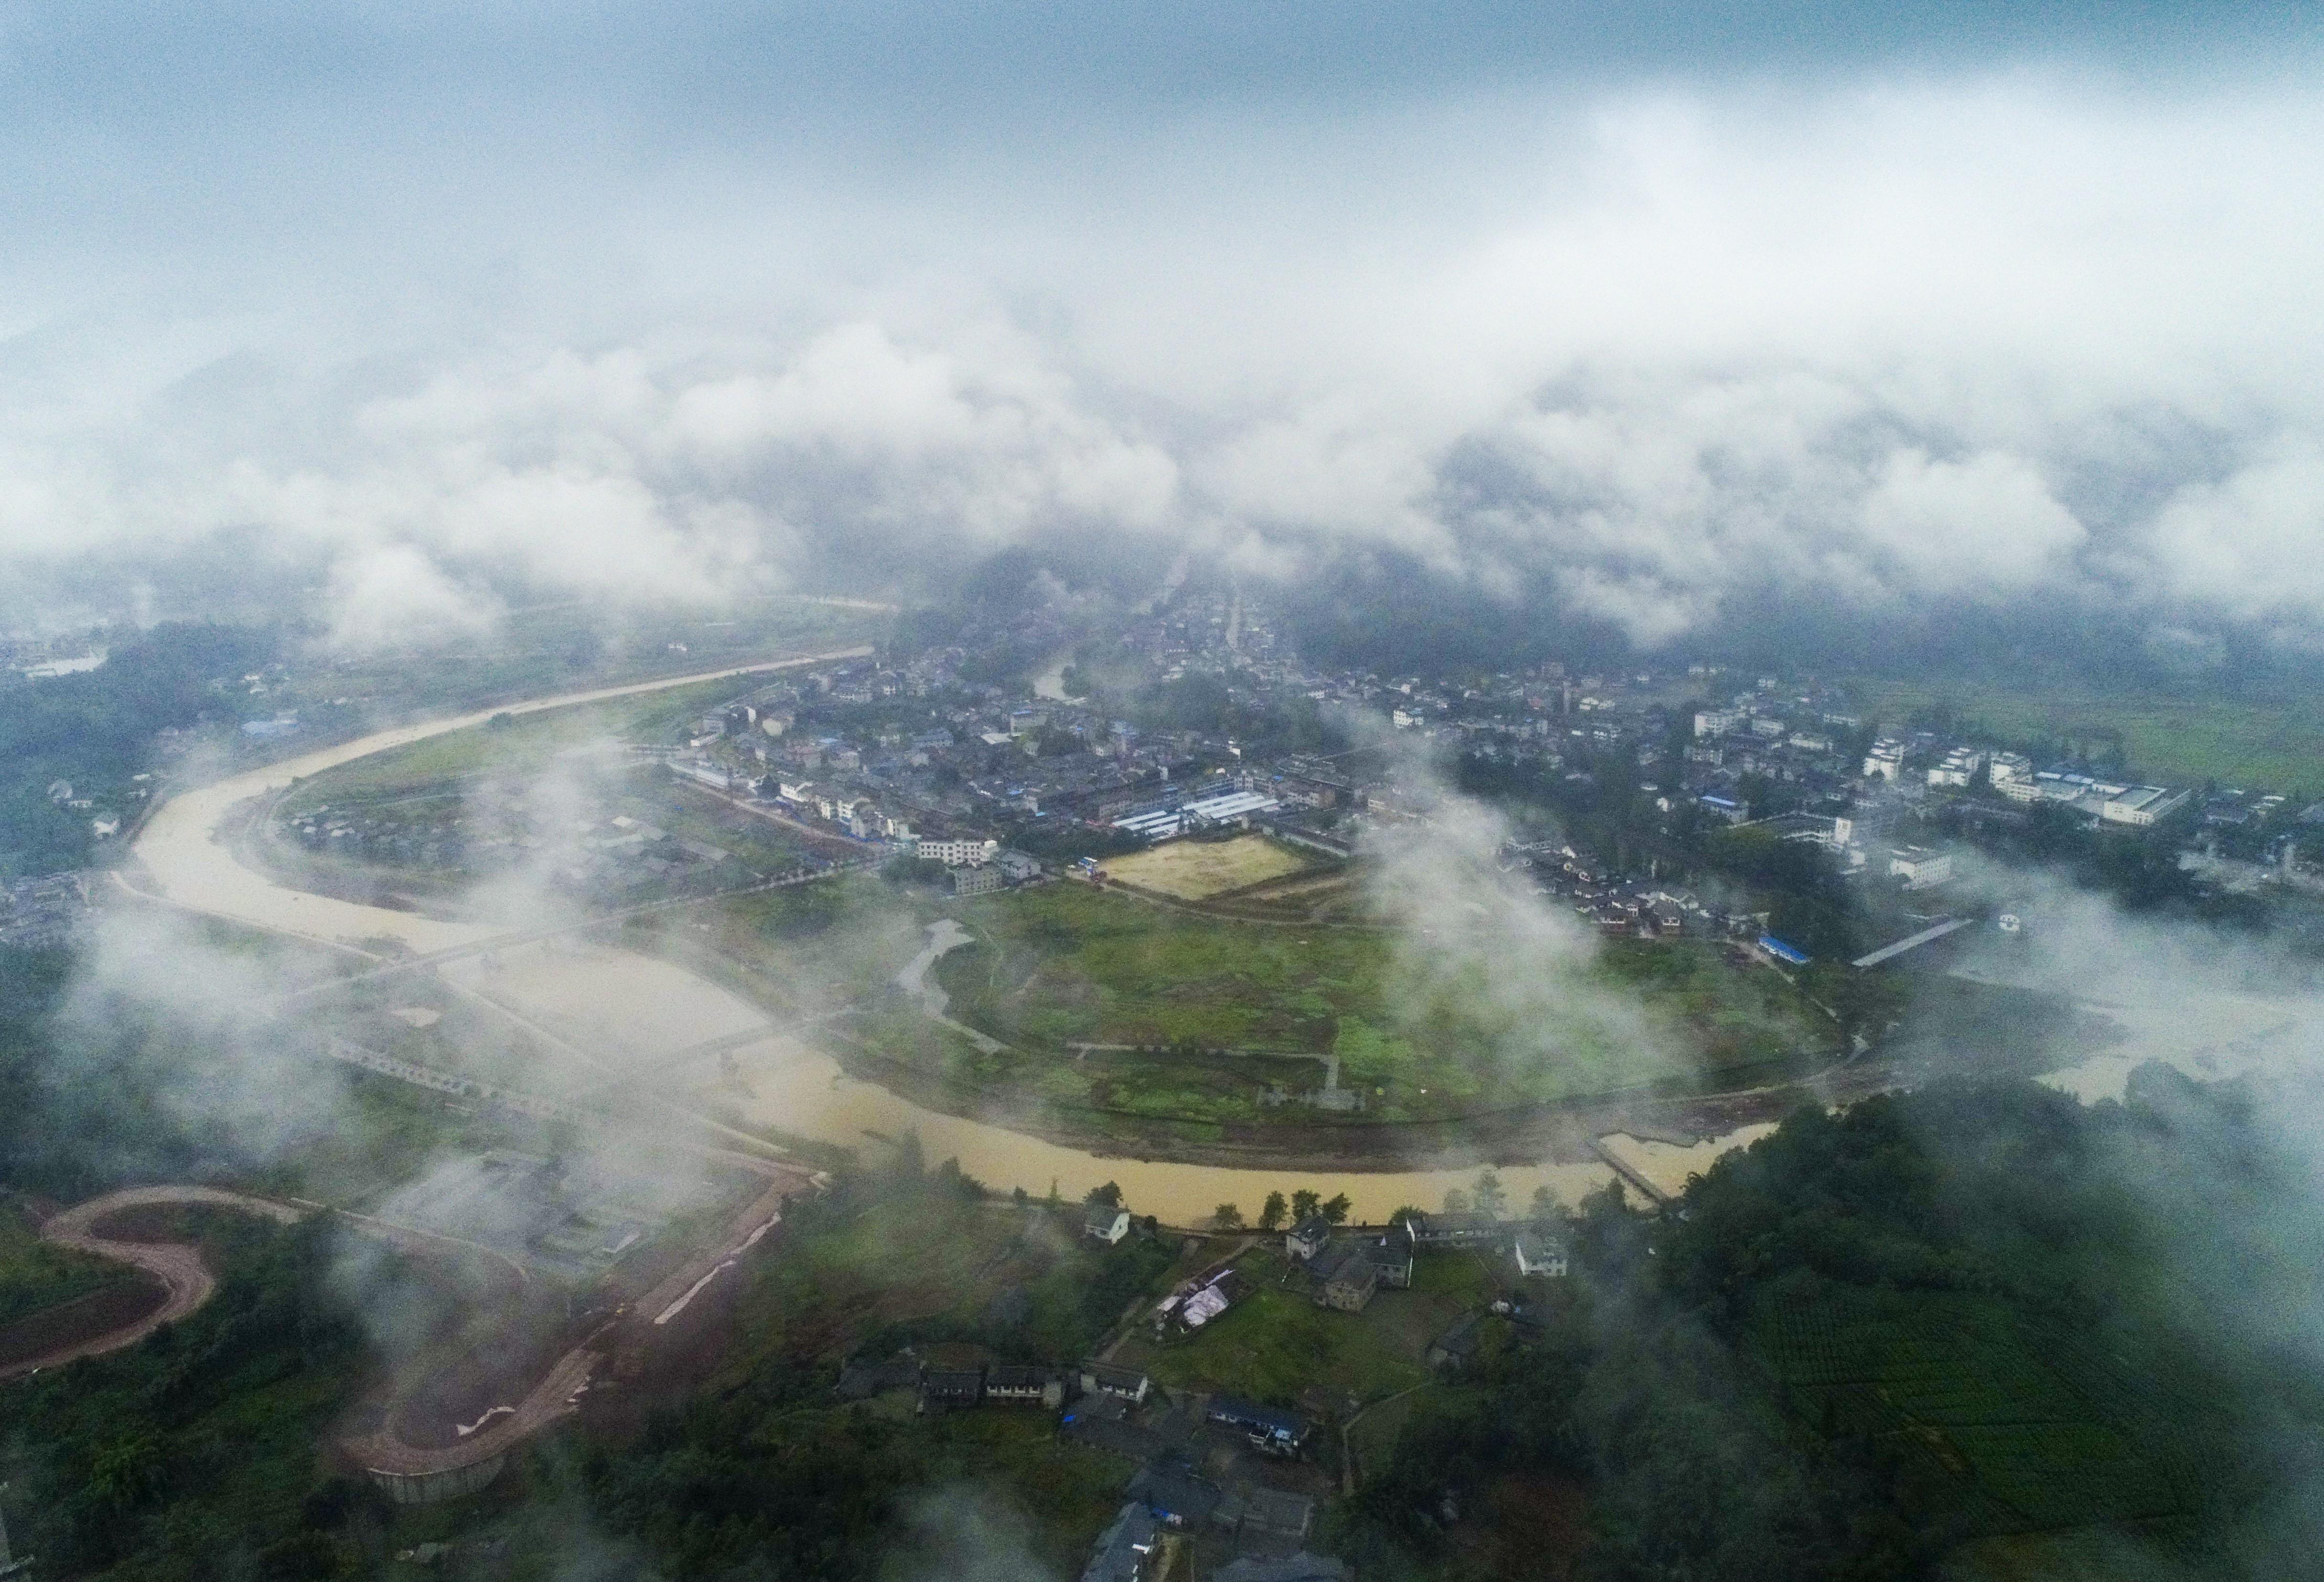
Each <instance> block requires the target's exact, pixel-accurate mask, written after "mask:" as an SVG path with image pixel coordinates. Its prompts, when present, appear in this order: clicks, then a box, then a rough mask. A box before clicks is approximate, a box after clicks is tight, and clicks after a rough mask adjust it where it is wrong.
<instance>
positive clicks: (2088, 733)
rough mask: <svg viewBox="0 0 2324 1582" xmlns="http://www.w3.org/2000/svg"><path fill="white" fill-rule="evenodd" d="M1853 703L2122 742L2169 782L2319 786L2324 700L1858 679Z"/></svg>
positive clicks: (2039, 735)
mask: <svg viewBox="0 0 2324 1582" xmlns="http://www.w3.org/2000/svg"><path fill="white" fill-rule="evenodd" d="M1849 691H1850V692H1851V693H1852V694H1855V696H1856V698H1857V700H1858V708H1859V710H1860V711H1861V712H1862V713H1863V714H1864V716H1865V718H1866V719H1867V720H1873V719H1877V720H1878V721H1880V722H1881V723H1882V725H1883V727H1884V728H1887V729H1895V728H1896V727H1898V726H1901V725H1902V724H1904V721H1905V719H1906V717H1907V716H1909V715H1910V714H1912V713H1914V711H1915V710H1918V709H1926V708H1933V707H1938V706H1942V707H1946V708H1950V710H1952V712H1953V714H1954V716H1955V718H1956V719H1958V720H1959V721H1960V722H1961V724H1962V726H1963V728H1964V729H1969V730H1972V731H1976V732H1978V733H1979V734H1987V735H1990V736H1993V737H1995V738H1997V739H1998V740H2005V741H2029V742H2030V741H2033V740H2045V739H2046V740H2055V741H2062V742H2065V743H2068V744H2074V743H2080V744H2082V745H2083V746H2085V747H2086V748H2088V749H2089V750H2090V751H2091V752H2092V753H2093V754H2094V755H2095V754H2097V753H2098V752H2099V751H2101V750H2103V749H2104V747H2105V746H2106V745H2107V744H2108V743H2110V742H2114V741H2119V742H2120V743H2121V744H2122V750H2123V754H2124V756H2125V758H2126V759H2127V760H2128V764H2129V768H2130V770H2131V772H2133V773H2135V774H2139V775H2144V776H2146V777H2150V778H2153V779H2158V780H2163V781H2165V782H2168V783H2173V784H2185V783H2188V782H2190V781H2192V782H2200V781H2204V780H2213V779H2215V780H2218V782H2219V783H2220V784H2221V785H2223V786H2239V787H2242V788H2244V789H2247V790H2248V789H2262V790H2273V791H2281V792H2285V793H2289V792H2292V791H2293V790H2303V789H2304V790H2307V791H2310V792H2312V793H2318V794H2324V700H2319V698H2317V697H2315V696H2314V695H2312V694H2309V695H2286V696H2284V697H2281V698H2272V699H2264V700H2260V699H2243V698H2226V697H2180V698H2172V697H2158V696H2155V695H2153V694H2146V693H2141V694H2116V693H2107V692H2100V691H2096V690H2093V689H2090V688H2088V687H2083V686H2072V685H2031V684H2029V685H2023V686H2018V685H2010V684H2008V683H2005V682H1992V681H1978V682H1931V681H1889V680H1877V681H1875V680H1865V681H1858V682H1855V683H1852V684H1850V686H1849Z"/></svg>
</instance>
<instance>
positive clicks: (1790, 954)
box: [1759, 934, 1808, 967]
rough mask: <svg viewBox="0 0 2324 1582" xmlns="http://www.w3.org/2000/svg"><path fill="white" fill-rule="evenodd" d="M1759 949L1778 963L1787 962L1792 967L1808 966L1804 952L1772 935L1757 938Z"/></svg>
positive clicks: (1762, 935) (1806, 954)
mask: <svg viewBox="0 0 2324 1582" xmlns="http://www.w3.org/2000/svg"><path fill="white" fill-rule="evenodd" d="M1759 948H1760V949H1761V950H1763V951H1765V952H1767V953H1768V954H1769V955H1771V956H1773V957H1775V960H1777V961H1788V962H1790V963H1791V964H1792V965H1793V966H1794V967H1804V966H1806V965H1807V964H1808V953H1807V952H1805V951H1803V950H1802V949H1800V948H1799V946H1797V945H1787V944H1785V943H1784V942H1783V941H1782V940H1779V939H1777V938H1776V937H1775V935H1774V934H1761V935H1760V936H1759Z"/></svg>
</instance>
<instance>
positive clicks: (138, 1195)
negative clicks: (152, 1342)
mask: <svg viewBox="0 0 2324 1582" xmlns="http://www.w3.org/2000/svg"><path fill="white" fill-rule="evenodd" d="M184 1204H191V1205H194V1206H197V1207H204V1208H217V1209H235V1210H237V1211H239V1212H241V1213H244V1214H258V1215H263V1216H264V1217H265V1218H267V1219H272V1220H275V1221H277V1222H278V1223H280V1224H283V1225H290V1224H292V1223H294V1222H296V1221H297V1220H298V1219H300V1218H301V1211H300V1209H295V1208H293V1207H291V1205H290V1204H288V1203H278V1202H275V1201H273V1200H271V1199H267V1198H254V1197H250V1196H247V1195H245V1194H244V1193H242V1192H227V1191H218V1190H217V1188H215V1187H198V1186H153V1187H131V1188H129V1189H128V1190H126V1191H118V1192H108V1193H106V1195H105V1196H104V1197H101V1198H91V1199H90V1200H88V1202H86V1203H82V1204H79V1205H78V1206H77V1207H75V1208H70V1209H66V1210H65V1211H64V1212H63V1213H61V1214H59V1215H57V1216H56V1217H55V1218H53V1219H51V1220H50V1221H49V1222H48V1223H47V1224H45V1225H43V1226H42V1227H41V1239H42V1241H46V1242H51V1243H53V1244H55V1245H56V1246H61V1247H69V1248H71V1249H72V1250H73V1251H75V1252H79V1253H88V1254H89V1255H92V1256H95V1257H100V1258H108V1259H110V1260H112V1261H113V1262H114V1263H116V1264H127V1265H131V1266H132V1267H134V1268H137V1269H142V1270H143V1271H144V1272H145V1273H146V1274H151V1275H152V1276H153V1277H154V1278H155V1279H156V1280H159V1281H160V1282H161V1287H162V1289H163V1291H164V1292H167V1293H168V1294H167V1295H166V1296H165V1297H164V1298H163V1300H162V1302H161V1306H160V1307H158V1308H156V1309H154V1310H153V1311H152V1312H150V1313H148V1314H146V1315H145V1316H144V1317H143V1318H142V1319H139V1320H136V1321H135V1322H134V1323H130V1324H124V1325H123V1326H122V1327H121V1328H120V1329H109V1330H107V1331H106V1333H104V1334H102V1335H97V1336H93V1337H91V1338H88V1339H86V1340H79V1341H76V1342H74V1343H73V1344H72V1345H70V1346H65V1347H59V1348H58V1349H57V1350H54V1351H51V1352H50V1353H49V1354H47V1355H46V1356H44V1357H32V1358H29V1359H27V1360H25V1361H23V1362H20V1363H17V1364H15V1365H14V1366H11V1367H9V1368H7V1369H6V1370H5V1373H0V1377H13V1376H14V1375H18V1374H26V1373H31V1372H32V1371H33V1370H34V1369H36V1368H45V1367H61V1366H64V1365H65V1364H66V1363H69V1362H74V1361H77V1360H78V1359H79V1358H81V1357H102V1356H104V1355H105V1354H106V1352H108V1351H118V1350H120V1349H121V1348H122V1347H124V1346H134V1345H135V1344H136V1343H137V1342H138V1341H140V1340H143V1338H145V1337H146V1336H148V1335H151V1334H152V1332H153V1331H154V1330H156V1329H160V1328H161V1326H162V1325H164V1324H174V1323H176V1322H177V1321H178V1320H180V1319H182V1318H185V1317H186V1316H187V1315H188V1314H189V1313H192V1312H193V1311H196V1310H197V1309H198V1308H199V1307H200V1306H201V1305H202V1304H203V1303H204V1302H206V1301H209V1299H210V1297H211V1296H212V1295H213V1294H214V1293H216V1292H217V1277H216V1276H215V1275H213V1274H211V1273H210V1272H209V1268H208V1265H205V1264H204V1263H203V1262H202V1255H201V1251H200V1249H199V1248H198V1247H195V1246H189V1245H188V1244H186V1243H184V1242H173V1241H115V1240H114V1239H112V1238H111V1237H103V1236H99V1235H97V1232H96V1231H95V1230H94V1229H93V1228H92V1227H94V1226H95V1225H96V1224H97V1222H98V1221H99V1220H101V1219H105V1218H106V1216H107V1215H110V1214H117V1213H119V1212H120V1211H121V1210H123V1209H143V1208H150V1207H153V1206H155V1205H170V1206H177V1205H184Z"/></svg>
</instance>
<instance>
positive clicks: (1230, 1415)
mask: <svg viewBox="0 0 2324 1582" xmlns="http://www.w3.org/2000/svg"><path fill="white" fill-rule="evenodd" d="M1203 1415H1204V1416H1205V1418H1206V1419H1207V1420H1208V1421H1212V1422H1215V1423H1218V1424H1220V1425H1221V1426H1222V1427H1224V1428H1231V1429H1236V1430H1240V1431H1241V1432H1243V1433H1246V1434H1248V1435H1250V1442H1251V1443H1252V1444H1253V1445H1254V1446H1256V1447H1257V1448H1258V1449H1262V1450H1265V1451H1266V1452H1267V1453H1268V1454H1269V1455H1271V1456H1296V1455H1297V1454H1299V1452H1300V1450H1301V1449H1304V1448H1305V1445H1306V1443H1307V1436H1308V1434H1309V1433H1310V1432H1311V1431H1313V1425H1311V1424H1310V1423H1309V1422H1308V1421H1307V1420H1306V1419H1305V1418H1304V1417H1302V1416H1300V1415H1299V1414H1298V1413H1297V1412H1286V1411H1285V1410H1284V1409H1283V1408H1281V1407H1279V1406H1261V1405H1260V1404H1259V1403H1257V1402H1256V1401H1245V1400H1243V1399H1242V1398H1241V1397H1240V1396H1238V1395H1213V1396H1212V1397H1211V1404H1210V1409H1209V1411H1208V1412H1205V1413H1204V1414H1203Z"/></svg>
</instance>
